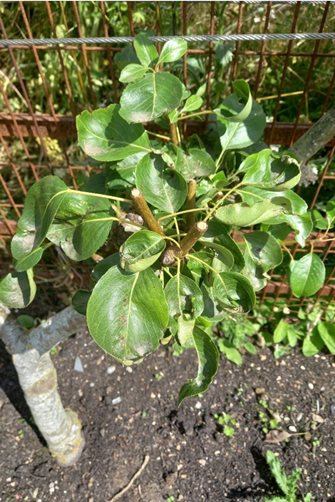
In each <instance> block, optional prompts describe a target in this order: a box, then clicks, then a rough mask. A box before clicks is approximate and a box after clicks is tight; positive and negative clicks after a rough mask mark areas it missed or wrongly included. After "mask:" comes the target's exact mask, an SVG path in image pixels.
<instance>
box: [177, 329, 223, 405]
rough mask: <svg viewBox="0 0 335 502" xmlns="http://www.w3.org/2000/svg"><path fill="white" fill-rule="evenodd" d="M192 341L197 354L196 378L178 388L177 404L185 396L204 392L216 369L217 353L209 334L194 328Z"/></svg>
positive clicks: (217, 363)
mask: <svg viewBox="0 0 335 502" xmlns="http://www.w3.org/2000/svg"><path fill="white" fill-rule="evenodd" d="M193 343H194V347H195V349H196V351H197V356H198V373H197V376H196V378H194V379H193V380H190V381H189V382H187V383H185V384H184V385H183V386H182V388H181V389H180V391H179V397H178V405H180V404H181V403H182V402H183V401H184V399H186V398H187V397H192V396H197V395H198V394H201V393H203V392H205V391H206V390H207V389H208V386H209V385H210V384H211V383H212V381H213V379H214V377H215V375H216V373H217V370H218V365H219V354H218V351H217V348H216V347H215V344H214V342H213V341H212V340H211V338H210V336H209V335H207V333H205V331H203V330H201V329H200V328H194V331H193Z"/></svg>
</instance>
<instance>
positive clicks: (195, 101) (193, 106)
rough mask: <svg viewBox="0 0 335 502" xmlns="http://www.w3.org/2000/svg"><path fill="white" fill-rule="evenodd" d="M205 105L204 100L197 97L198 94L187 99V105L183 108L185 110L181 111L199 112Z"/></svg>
mask: <svg viewBox="0 0 335 502" xmlns="http://www.w3.org/2000/svg"><path fill="white" fill-rule="evenodd" d="M202 103H203V99H202V98H201V97H200V96H197V95H196V94H193V96H190V97H189V98H187V100H186V101H185V104H184V106H183V109H182V110H181V111H182V112H194V111H195V110H199V108H201V106H202Z"/></svg>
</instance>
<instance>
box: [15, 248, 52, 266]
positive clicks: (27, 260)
mask: <svg viewBox="0 0 335 502" xmlns="http://www.w3.org/2000/svg"><path fill="white" fill-rule="evenodd" d="M44 249H45V247H41V246H39V247H37V248H35V249H34V250H33V251H31V253H30V254H28V255H27V256H24V257H23V258H20V259H19V260H17V261H16V262H15V270H17V271H18V272H24V271H25V270H28V269H30V268H33V267H35V265H37V263H38V262H39V261H40V260H41V258H42V256H43V253H44Z"/></svg>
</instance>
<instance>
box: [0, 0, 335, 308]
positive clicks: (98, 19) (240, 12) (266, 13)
mask: <svg viewBox="0 0 335 502" xmlns="http://www.w3.org/2000/svg"><path fill="white" fill-rule="evenodd" d="M334 26H335V4H334V3H333V2H329V1H328V2H320V1H319V2H304V1H300V2H299V1H296V2H293V1H289V2H260V1H244V2H234V1H232V2H199V3H198V2H104V1H96V2H74V1H71V2H70V1H69V2H49V1H45V2H22V1H21V2H18V3H14V2H12V3H6V6H5V7H3V6H2V7H1V6H0V33H1V37H2V38H1V40H0V253H2V256H3V257H4V259H3V260H1V262H2V265H1V262H0V268H1V269H3V270H1V275H2V274H3V273H6V271H7V270H8V267H9V259H8V260H7V257H8V256H9V241H10V238H11V236H12V235H13V233H14V232H15V226H16V221H17V219H18V218H19V216H20V214H21V212H22V207H23V201H24V196H25V195H26V193H27V190H28V189H29V187H30V186H31V185H32V184H33V183H34V181H36V180H38V179H39V178H40V177H42V176H44V175H46V174H50V173H52V174H57V175H59V176H62V177H63V178H64V179H65V180H66V181H67V182H70V183H71V184H72V185H73V186H74V187H78V186H79V185H80V183H81V182H82V179H83V178H84V177H85V175H86V173H89V172H91V171H92V170H93V169H94V167H95V166H94V165H93V164H91V163H90V161H89V160H87V159H86V158H85V157H83V156H82V154H81V153H80V152H79V149H78V148H77V147H76V146H75V138H76V132H75V125H74V118H75V116H76V115H77V114H78V113H80V111H81V110H83V109H84V108H91V109H93V108H95V107H97V106H106V105H107V104H108V103H110V102H115V101H118V99H119V97H120V92H121V87H120V84H119V82H118V76H119V73H120V69H121V68H122V64H124V63H123V62H124V59H123V58H124V51H123V49H124V48H125V47H126V46H127V44H129V43H130V42H131V41H132V40H133V37H134V36H135V35H136V33H138V32H139V31H143V30H146V31H148V33H149V35H151V36H152V38H153V40H154V41H155V42H157V45H158V48H159V47H160V44H161V43H162V42H163V41H165V40H167V39H169V38H170V37H171V36H183V37H184V38H185V39H186V40H188V41H189V42H190V43H189V50H188V52H187V54H186V56H185V57H184V58H183V61H182V62H180V63H178V64H177V65H175V67H174V69H173V71H175V72H176V73H177V74H178V75H180V76H182V78H183V80H184V82H185V84H186V85H187V86H188V88H190V89H191V90H194V89H199V88H201V89H202V90H203V97H204V102H205V103H206V106H207V107H210V106H213V105H215V104H216V103H217V102H218V101H219V100H220V99H222V96H223V95H225V94H227V93H229V89H230V86H231V82H232V81H233V80H234V79H235V78H245V79H247V80H248V81H249V83H250V85H251V87H252V89H253V95H254V97H255V98H256V99H257V100H258V101H259V102H260V103H261V104H262V105H263V107H264V109H265V112H266V114H267V119H268V120H267V126H266V132H265V142H266V143H267V144H272V145H276V144H277V145H287V146H290V145H292V144H293V143H294V141H296V139H297V138H298V137H299V136H300V135H301V134H303V133H304V132H305V131H306V130H307V129H308V128H309V127H310V124H311V123H312V122H314V121H316V120H317V119H318V118H319V117H320V116H321V115H322V114H323V113H324V112H325V111H326V110H327V109H328V108H329V107H330V105H331V103H332V102H333V101H334V97H335V43H334V40H335V33H334V32H333V31H332V30H333V29H334ZM186 127H187V128H188V129H189V130H190V131H192V128H193V127H194V124H192V123H189V124H187V125H186ZM334 154H335V143H333V144H331V145H329V147H328V148H327V149H325V150H324V151H322V152H321V153H319V154H318V156H317V157H316V158H315V159H313V161H312V162H311V163H310V164H309V167H308V170H307V171H306V172H305V174H304V184H305V185H306V186H305V187H303V186H301V187H300V188H299V189H300V190H304V194H305V195H306V196H307V199H308V202H309V205H310V207H311V208H317V209H322V208H323V206H324V204H325V201H326V200H327V198H328V199H329V198H330V197H331V196H332V195H333V194H334V192H335V190H334V188H335V162H334ZM322 236H323V234H322V232H320V233H317V234H314V235H313V239H314V240H315V239H321V238H322ZM327 237H328V239H330V238H332V237H334V235H333V234H328V235H327ZM308 250H309V246H308V245H307V246H306V249H304V250H302V249H299V248H298V247H295V248H294V249H293V253H301V252H306V251H308ZM314 250H315V251H316V252H318V253H320V256H321V257H322V259H323V260H324V262H325V264H326V268H327V281H326V284H325V286H324V288H323V289H322V290H321V291H320V292H319V293H318V295H316V298H313V302H315V301H320V302H323V303H324V305H325V307H326V306H327V305H328V304H329V303H330V300H331V299H332V298H333V297H334V296H335V246H334V243H333V241H331V240H327V241H325V242H319V243H315V244H314ZM53 258H54V260H55V261H54V262H53V261H52V260H49V262H47V263H44V265H43V267H44V268H43V267H42V268H41V269H40V270H39V272H38V273H39V274H40V276H39V280H40V282H42V283H43V284H45V283H48V282H50V281H51V282H52V281H53V282H54V285H56V286H58V287H61V286H63V285H64V284H65V285H66V284H67V283H68V282H69V281H74V280H78V281H79V282H80V281H82V282H83V281H84V272H81V271H79V268H78V267H76V266H74V265H73V264H69V263H68V262H66V261H64V260H63V258H62V257H61V256H60V255H54V257H53ZM59 260H61V268H60V267H59ZM60 270H63V275H62V274H61V276H60V272H59V271H60ZM260 298H261V299H262V300H263V301H264V300H266V299H269V298H271V299H276V300H279V299H285V301H286V302H287V304H288V305H289V306H290V308H292V309H296V308H299V306H301V305H303V304H306V303H308V302H310V301H311V300H310V299H299V300H297V299H295V298H293V297H292V295H291V294H290V291H289V288H288V286H287V283H286V278H285V277H283V276H281V275H278V274H277V275H272V277H271V280H270V283H269V285H268V286H267V288H266V289H265V290H264V291H263V292H262V293H261V294H260Z"/></svg>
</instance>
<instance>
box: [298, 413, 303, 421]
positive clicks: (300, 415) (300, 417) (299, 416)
mask: <svg viewBox="0 0 335 502" xmlns="http://www.w3.org/2000/svg"><path fill="white" fill-rule="evenodd" d="M303 416H304V415H303V413H299V414H298V415H297V422H300V420H301V419H302V417H303Z"/></svg>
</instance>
